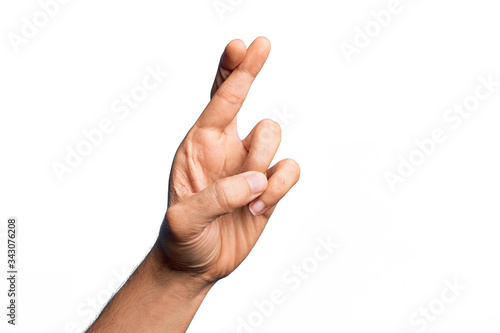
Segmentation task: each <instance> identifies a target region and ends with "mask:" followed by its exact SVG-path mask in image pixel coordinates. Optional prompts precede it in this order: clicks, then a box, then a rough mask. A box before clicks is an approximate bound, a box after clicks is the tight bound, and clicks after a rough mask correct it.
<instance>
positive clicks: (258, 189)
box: [87, 37, 300, 333]
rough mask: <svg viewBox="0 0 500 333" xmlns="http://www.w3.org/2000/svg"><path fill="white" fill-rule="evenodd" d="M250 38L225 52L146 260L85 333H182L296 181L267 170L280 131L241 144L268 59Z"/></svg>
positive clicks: (264, 130)
mask: <svg viewBox="0 0 500 333" xmlns="http://www.w3.org/2000/svg"><path fill="white" fill-rule="evenodd" d="M270 48H271V47H270V43H269V41H268V40H267V39H266V38H264V37H259V38H257V39H256V40H255V41H254V42H253V43H252V44H251V45H250V46H249V47H248V49H247V48H246V46H245V44H244V43H243V42H242V41H241V40H233V41H232V42H230V43H229V44H228V45H227V46H226V48H225V50H224V53H223V55H222V57H221V61H220V64H219V68H218V70H217V74H216V78H215V81H214V84H213V87H212V91H211V101H210V103H209V104H208V105H207V107H206V108H205V110H204V111H203V113H202V114H201V116H200V117H199V119H198V120H197V122H196V123H195V124H194V126H193V127H192V128H191V130H190V131H189V132H188V134H187V135H186V137H185V138H184V140H183V141H182V143H181V145H180V146H179V149H178V150H177V153H176V155H175V158H174V162H173V165H172V170H171V174H170V185H169V208H168V209H167V213H166V217H165V220H164V221H163V224H162V226H161V228H160V233H159V236H158V239H157V241H156V243H155V244H154V246H153V248H152V249H151V252H150V253H149V254H148V255H147V256H146V258H145V259H144V261H143V262H142V263H141V264H140V265H139V267H138V268H137V270H136V271H135V272H134V273H133V274H132V276H131V277H130V279H129V280H128V281H127V282H126V283H125V285H124V286H123V287H122V289H121V290H120V291H119V292H118V293H117V294H116V295H115V296H114V297H113V299H112V300H111V301H110V302H109V304H108V305H107V306H106V307H105V308H104V310H103V312H102V313H101V315H100V316H99V317H98V319H97V320H96V321H95V323H94V324H93V325H92V326H91V327H90V328H89V330H88V331H87V332H91V333H92V332H111V333H112V332H185V331H186V329H187V328H188V326H189V323H190V322H191V320H192V318H193V317H194V315H195V313H196V311H197V309H198V307H199V306H200V304H201V302H202V301H203V299H204V297H205V296H206V294H207V293H208V291H209V290H210V289H211V287H212V286H213V285H214V284H215V283H216V282H217V281H219V280H220V279H222V278H224V277H226V276H228V275H229V274H230V273H231V272H233V271H234V270H235V269H236V268H237V267H238V266H239V265H240V264H241V262H242V261H243V260H244V259H245V258H246V257H247V255H248V254H249V253H250V251H251V250H252V248H253V246H254V245H255V243H256V242H257V240H258V238H259V237H260V235H261V233H262V232H263V230H264V228H265V226H266V224H267V222H268V220H269V218H270V216H271V214H272V213H273V211H274V209H275V207H276V204H277V203H278V201H279V200H280V199H281V198H283V196H284V195H285V194H286V193H287V192H288V191H289V190H290V188H291V187H292V186H293V185H295V183H296V182H297V181H298V179H299V175H300V168H299V166H298V164H297V163H296V162H295V161H293V160H291V159H285V160H282V161H279V162H278V163H276V164H275V165H274V166H272V167H270V164H271V162H272V160H273V158H274V155H275V154H276V151H277V149H278V146H279V144H280V141H281V130H280V127H279V125H278V124H277V123H276V122H274V121H272V120H269V119H266V120H262V121H261V122H259V123H258V124H257V125H256V126H255V127H254V128H253V130H252V131H251V132H250V134H249V135H248V136H247V137H246V138H245V139H243V140H241V139H240V137H239V136H238V132H237V128H236V125H237V120H236V116H237V113H238V111H239V110H240V108H241V106H242V104H243V102H244V100H245V98H246V97H247V94H248V92H249V90H250V87H251V85H252V83H253V81H254V79H255V78H256V76H257V74H258V73H259V72H260V70H261V69H262V67H263V65H264V63H265V61H266V59H267V57H268V55H269V52H270Z"/></svg>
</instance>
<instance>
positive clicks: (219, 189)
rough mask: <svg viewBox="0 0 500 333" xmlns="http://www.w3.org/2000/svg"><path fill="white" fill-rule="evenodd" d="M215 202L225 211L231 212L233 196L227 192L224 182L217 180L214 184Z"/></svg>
mask: <svg viewBox="0 0 500 333" xmlns="http://www.w3.org/2000/svg"><path fill="white" fill-rule="evenodd" d="M214 195H215V200H214V202H215V203H216V204H217V205H218V206H219V208H220V209H221V210H222V211H223V212H225V213H229V212H230V211H231V207H232V201H231V197H230V196H229V195H228V194H227V190H226V187H225V186H224V184H223V183H222V182H216V183H215V184H214Z"/></svg>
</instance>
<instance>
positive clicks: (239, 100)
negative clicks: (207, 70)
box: [216, 81, 245, 107]
mask: <svg viewBox="0 0 500 333" xmlns="http://www.w3.org/2000/svg"><path fill="white" fill-rule="evenodd" d="M225 83H226V86H224V88H222V87H221V88H220V89H218V90H217V92H216V94H217V95H218V96H219V97H220V98H221V99H223V100H225V101H226V102H227V103H228V104H230V105H233V106H237V107H241V105H243V102H244V101H245V98H244V97H243V96H242V94H241V93H240V90H239V89H238V87H236V86H234V85H231V84H230V83H229V81H226V82H225Z"/></svg>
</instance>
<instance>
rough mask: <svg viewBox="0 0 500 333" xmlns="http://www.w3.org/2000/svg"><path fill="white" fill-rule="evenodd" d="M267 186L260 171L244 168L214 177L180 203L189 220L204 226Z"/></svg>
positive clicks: (245, 201) (256, 195) (265, 179)
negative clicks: (223, 175) (208, 184)
mask: <svg viewBox="0 0 500 333" xmlns="http://www.w3.org/2000/svg"><path fill="white" fill-rule="evenodd" d="M266 188H267V177H266V176H265V175H264V174H263V173H260V172H253V171H251V172H245V173H242V174H239V175H236V176H231V177H227V178H223V179H219V180H217V181H216V182H215V183H213V184H212V185H210V186H208V187H207V188H205V189H204V190H203V191H201V192H199V193H196V194H194V195H192V196H190V197H189V198H187V200H186V201H185V202H183V203H182V205H183V206H184V205H185V206H184V207H187V208H188V209H186V210H184V211H189V212H190V213H189V215H192V218H191V221H192V222H191V223H196V224H197V225H198V226H199V227H204V226H206V225H207V224H209V223H210V222H212V221H213V220H215V219H216V218H218V217H219V216H221V215H224V214H227V213H230V212H232V211H234V210H235V209H238V208H240V207H243V206H245V205H247V204H249V203H250V202H252V201H253V200H254V199H256V198H257V197H258V196H259V195H261V194H262V193H263V192H264V191H265V190H266Z"/></svg>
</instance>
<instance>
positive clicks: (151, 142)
mask: <svg viewBox="0 0 500 333" xmlns="http://www.w3.org/2000/svg"><path fill="white" fill-rule="evenodd" d="M42 1H43V2H47V1H48V0H42ZM222 2H223V3H227V2H226V0H223V1H222ZM231 3H232V4H233V5H231V6H232V7H231V10H230V11H227V12H225V13H224V14H223V15H222V18H223V19H222V18H221V16H220V15H219V14H218V13H217V11H216V9H215V8H214V6H213V1H212V0H206V1H180V0H177V1H153V0H141V1H118V0H114V1H97V0H86V1H79V0H73V1H69V2H68V4H64V5H60V8H59V11H58V13H57V14H56V15H55V16H54V17H52V18H50V20H49V22H48V24H47V25H46V26H45V27H43V28H40V29H39V31H38V34H36V36H34V37H32V38H30V39H28V42H27V43H25V44H22V45H20V46H19V50H18V52H15V48H14V47H13V45H12V43H11V42H10V41H9V37H8V36H12V33H14V34H18V35H20V34H21V29H22V27H23V24H24V23H23V17H26V18H28V19H29V20H32V17H33V15H34V14H35V13H37V12H39V11H40V10H41V9H40V5H39V3H38V2H37V1H35V0H29V1H28V0H23V1H8V2H7V1H2V3H1V4H0V29H1V31H0V34H1V36H2V39H1V40H2V42H1V43H0V56H1V61H0V91H1V93H0V110H1V111H0V112H1V119H0V145H1V151H0V154H1V158H2V160H1V161H2V162H1V165H0V168H1V175H0V177H1V178H0V179H1V182H0V188H1V191H0V199H1V201H0V218H1V219H2V221H3V222H2V224H1V225H2V227H1V230H0V235H1V236H2V237H1V242H2V245H1V253H2V254H1V256H0V258H1V262H2V264H1V267H2V271H5V270H6V268H5V266H6V265H5V264H6V261H7V253H6V246H5V231H6V227H5V226H6V220H7V218H8V217H9V216H16V217H17V218H18V219H19V240H18V242H19V267H20V268H19V269H20V279H19V286H18V287H19V290H20V293H19V299H18V302H19V308H18V321H19V322H18V323H19V325H18V326H17V327H15V328H12V327H10V325H7V324H6V316H5V312H6V309H5V306H4V305H6V304H7V303H6V302H7V297H6V290H7V284H6V280H5V279H4V278H2V283H0V287H1V292H0V295H2V297H1V304H2V306H1V308H2V309H4V310H2V313H1V318H2V320H1V324H0V327H1V329H0V330H1V331H2V332H56V333H63V332H64V333H69V332H81V331H82V330H83V328H84V327H86V325H88V324H89V323H90V321H91V318H92V315H93V314H94V313H95V314H97V312H96V311H95V310H92V306H91V304H93V303H92V302H95V304H96V305H95V306H97V307H98V308H100V307H101V306H102V305H104V303H105V302H106V301H107V297H109V296H110V293H111V292H114V291H115V290H116V288H117V287H118V285H119V283H116V278H115V276H121V279H124V278H125V277H126V276H127V275H128V274H129V273H130V272H131V271H132V270H133V269H134V267H135V266H136V265H137V264H138V263H139V262H140V261H141V259H142V258H143V257H144V255H145V254H146V253H147V251H148V250H149V247H150V246H151V245H152V243H153V242H154V240H155V237H156V235H157V232H158V228H159V226H160V223H161V221H162V218H163V215H164V212H165V209H166V204H167V182H168V175H169V170H170V165H171V162H172V158H173V156H174V153H175V150H176V149H177V147H178V145H179V143H180V142H181V140H182V139H183V137H184V135H185V133H186V132H187V130H188V129H189V128H190V126H191V125H192V123H193V122H194V121H195V120H196V118H197V117H198V115H199V114H200V112H201V111H202V110H203V108H204V107H205V105H206V104H207V102H208V97H209V92H210V88H211V84H212V80H213V77H214V75H215V71H216V68H217V64H218V61H219V57H220V54H221V52H222V50H223V48H224V46H225V44H226V43H227V42H229V41H230V40H231V39H234V38H241V39H243V40H244V41H245V42H246V43H247V45H249V43H250V42H251V41H252V40H253V39H254V38H255V37H258V36H260V35H264V36H266V37H268V38H269V39H270V40H271V43H272V52H271V56H270V58H269V60H268V62H267V64H266V66H265V67H264V69H263V71H262V72H261V74H260V76H259V77H258V79H257V80H256V81H255V84H254V86H253V88H252V90H251V92H250V95H249V97H248V99H247V102H246V104H245V105H244V107H243V109H242V110H241V112H240V116H239V126H240V132H241V135H242V136H244V135H246V134H247V132H248V131H249V130H250V129H251V128H252V127H253V126H254V125H255V124H256V123H257V122H258V121H259V120H260V119H263V118H276V119H277V121H278V122H280V123H281V125H282V127H283V141H282V145H281V148H280V151H279V153H278V155H277V157H276V160H278V159H281V158H285V157H291V158H294V159H296V160H297V161H298V162H299V163H300V165H301V167H302V176H301V180H300V182H299V184H298V185H297V186H296V187H295V188H294V189H293V190H292V191H291V192H290V193H289V195H287V197H286V199H285V200H283V201H282V202H281V203H280V205H279V207H278V209H277V211H276V213H275V214H274V216H273V218H272V219H271V221H270V223H269V225H268V227H267V228H266V231H265V232H264V234H263V236H262V237H261V239H260V240H259V242H258V244H257V246H256V247H255V249H254V250H253V251H252V253H251V255H250V256H249V257H248V259H247V260H246V261H245V262H244V263H243V264H242V265H241V266H240V267H239V268H238V269H237V270H236V271H235V272H234V274H232V275H231V276H230V277H228V278H227V279H225V280H223V281H221V282H219V283H218V284H217V285H216V286H215V287H214V288H213V289H212V290H211V292H210V293H209V295H208V297H207V298H206V299H205V301H204V303H203V304H202V306H201V308H200V309H199V311H198V314H197V316H196V317H195V319H194V320H193V322H192V325H191V327H190V329H189V332H237V327H238V325H239V323H241V321H239V318H240V319H241V320H245V321H246V322H248V318H249V316H250V317H252V316H253V317H254V322H253V324H254V326H255V327H252V328H251V330H248V329H247V331H248V332H249V331H254V332H345V333H351V332H352V333H357V332H381V333H382V332H383V333H387V332H390V333H392V332H393V333H401V332H408V333H413V332H418V329H419V328H422V327H423V324H420V325H413V326H412V324H411V323H410V321H409V318H410V317H411V316H412V315H414V313H415V311H419V308H421V307H422V308H426V307H429V306H430V304H432V305H434V306H438V308H439V304H440V301H439V299H440V297H441V292H442V291H443V290H445V289H446V288H447V287H446V286H447V285H446V281H447V280H449V281H455V280H457V281H458V282H459V283H460V284H461V285H464V286H466V287H467V289H466V290H465V291H463V292H461V293H460V295H459V296H458V297H455V298H454V301H453V302H450V303H449V304H446V305H445V308H444V309H439V312H440V313H439V315H437V316H434V317H435V318H433V320H432V321H429V322H428V326H426V328H425V330H421V331H426V332H493V331H499V330H500V322H499V320H498V314H499V312H500V303H499V298H500V287H499V284H498V281H500V270H499V266H498V262H499V260H498V255H499V253H500V251H499V250H500V242H499V241H498V233H499V227H498V225H499V222H500V221H499V217H500V213H499V210H498V202H499V199H500V194H499V193H500V192H499V187H500V176H499V173H498V170H499V169H500V159H499V158H498V143H499V139H500V131H499V130H498V125H499V121H500V114H499V112H498V111H499V108H500V96H499V95H500V87H496V91H495V92H494V93H493V94H492V95H491V96H490V97H489V98H488V99H487V100H485V101H481V102H480V105H479V107H478V108H477V110H476V111H474V112H473V113H472V114H471V116H470V117H469V118H468V119H465V120H464V121H463V123H462V124H461V126H460V127H459V128H458V129H453V128H452V127H451V126H450V125H451V124H450V123H447V122H446V121H445V120H444V119H443V114H445V112H446V110H447V109H448V108H450V107H453V105H454V104H456V103H462V102H463V101H464V99H465V98H467V97H468V96H471V95H473V94H474V92H475V89H476V87H477V86H478V85H480V81H479V79H478V77H479V76H481V75H482V76H484V77H488V76H489V75H492V77H493V79H494V80H496V81H500V71H498V69H499V68H498V67H499V59H500V44H499V39H498V31H500V21H499V20H498V12H499V7H498V4H497V3H496V2H495V1H491V0H474V1H472V0H469V1H451V0H446V1H445V0H441V1H430V0H418V1H417V0H415V1H410V0H401V8H402V9H401V10H400V13H398V14H395V15H393V16H392V20H391V22H390V23H389V24H388V26H386V27H383V28H382V29H381V31H380V33H379V34H378V35H377V36H374V37H373V38H371V42H370V44H369V45H368V46H366V47H364V48H360V49H359V53H358V54H355V55H353V56H352V58H351V60H352V61H351V62H350V63H349V62H348V61H347V59H346V57H345V56H344V54H343V53H342V50H341V47H340V46H341V43H342V42H345V43H349V44H353V41H354V38H355V36H356V30H355V29H356V27H359V28H360V29H364V27H365V25H366V24H367V23H369V22H371V21H373V17H372V16H371V15H370V12H371V11H373V10H375V11H380V10H382V9H385V8H387V7H388V3H389V0H378V1H367V0H365V1H349V0H342V1H319V0H311V1H307V2H306V1H292V0H286V1H285V0H281V1H264V0H252V1H249V0H248V1H245V0H243V1H235V0H233V1H232V2H231ZM9 33H11V34H10V35H9ZM147 66H150V67H152V68H154V67H156V66H160V67H161V68H162V69H163V70H165V71H168V72H169V77H168V78H167V79H165V80H164V82H163V83H162V84H161V85H160V86H159V87H158V88H157V89H156V90H155V91H153V92H151V93H150V94H149V95H148V97H147V98H146V99H145V100H144V101H143V102H141V103H140V106H139V107H137V108H136V109H134V110H133V111H132V112H131V113H130V115H129V117H127V118H126V119H123V120H122V119H120V118H119V117H118V115H117V114H116V113H113V111H112V108H111V105H112V103H113V101H115V100H116V99H117V98H120V95H121V94H124V93H130V91H131V89H133V87H135V86H136V85H138V84H140V83H141V82H142V79H143V78H144V76H145V75H146V74H147V72H146V70H145V68H146V67H147ZM284 114H287V116H286V117H285V116H283V115H284ZM279 116H281V118H280V117H279ZM103 118H110V119H112V120H113V122H114V125H115V128H114V131H113V132H112V133H110V134H107V135H106V136H105V137H104V140H103V142H102V144H100V145H99V146H97V147H95V148H94V150H93V152H92V153H91V154H90V155H89V156H87V157H85V158H84V159H83V161H82V163H81V164H80V165H79V166H78V167H76V168H74V169H73V172H72V173H67V174H65V175H64V177H63V180H62V181H59V180H58V178H57V176H56V174H55V172H54V170H53V167H52V163H53V162H55V161H57V162H61V163H64V159H65V157H66V146H70V147H75V146H76V145H77V144H78V143H79V142H80V141H81V140H83V139H84V136H83V134H82V131H83V130H91V129H93V128H96V127H97V126H98V124H99V122H100V121H101V120H102V119H103ZM435 128H441V129H443V130H444V131H445V132H446V135H447V140H446V142H444V143H442V144H438V145H437V147H436V148H435V151H434V152H433V154H431V156H429V157H428V158H426V159H425V161H424V163H423V164H422V165H421V166H418V167H417V168H416V169H415V171H414V173H413V174H412V175H411V176H409V177H407V178H406V181H405V182H404V183H400V184H398V185H397V186H396V190H395V191H391V189H390V187H389V185H388V183H387V182H386V180H385V178H384V174H385V173H386V172H397V168H398V166H399V160H398V157H399V156H403V157H404V158H408V157H409V155H410V154H411V153H412V152H413V151H415V150H416V149H417V146H416V144H415V140H424V139H426V138H430V137H431V133H432V131H433V129H435ZM327 236H329V237H331V239H333V240H334V241H336V242H338V243H339V244H340V247H339V248H338V249H336V250H335V251H334V253H332V254H331V255H330V256H329V257H328V259H327V260H325V261H323V262H320V263H319V264H318V266H317V267H316V268H315V269H314V270H313V272H312V273H310V274H309V276H308V278H307V279H303V280H302V281H301V285H300V287H299V288H297V289H296V290H292V284H291V283H287V282H286V281H285V280H283V275H284V274H287V272H288V271H289V269H290V268H291V267H292V266H294V265H302V263H303V260H304V259H306V261H307V258H309V259H310V258H311V256H312V255H313V253H314V249H315V248H316V247H317V246H318V244H319V243H318V241H317V238H318V237H321V238H323V239H326V237H327ZM309 262H310V261H309ZM2 276H4V275H3V274H2ZM274 289H279V290H281V291H283V292H284V294H285V301H284V302H283V303H282V304H278V305H276V306H275V308H274V310H273V311H272V313H271V314H270V315H268V316H265V317H264V316H263V315H262V314H261V315H259V314H257V315H256V314H255V312H256V311H258V310H257V308H256V307H255V304H254V302H255V301H257V302H262V301H263V300H266V299H269V297H270V294H271V292H272V291H273V290H274ZM449 295H451V294H449ZM441 304H443V303H441ZM259 316H260V317H259ZM255 318H257V319H259V318H263V320H261V322H258V320H257V319H255ZM256 320H257V324H255V322H256ZM74 327H77V328H76V329H75V328H74ZM240 331H241V332H246V331H245V330H240Z"/></svg>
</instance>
